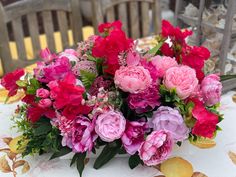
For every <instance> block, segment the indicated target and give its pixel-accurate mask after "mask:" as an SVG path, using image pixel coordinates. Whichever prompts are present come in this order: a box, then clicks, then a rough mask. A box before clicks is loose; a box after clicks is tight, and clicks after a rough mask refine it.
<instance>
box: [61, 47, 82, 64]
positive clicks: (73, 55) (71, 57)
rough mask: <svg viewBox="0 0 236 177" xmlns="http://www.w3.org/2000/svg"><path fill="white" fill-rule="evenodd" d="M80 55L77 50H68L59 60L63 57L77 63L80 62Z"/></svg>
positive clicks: (62, 53)
mask: <svg viewBox="0 0 236 177" xmlns="http://www.w3.org/2000/svg"><path fill="white" fill-rule="evenodd" d="M78 56H79V55H78V53H77V51H76V50H74V49H66V50H65V51H64V52H61V53H60V54H59V58H61V57H66V58H68V59H69V60H70V61H77V60H78Z"/></svg>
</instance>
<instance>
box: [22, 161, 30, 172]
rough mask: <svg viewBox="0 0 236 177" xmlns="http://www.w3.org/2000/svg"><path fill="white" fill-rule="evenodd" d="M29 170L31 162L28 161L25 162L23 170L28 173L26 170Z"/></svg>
mask: <svg viewBox="0 0 236 177" xmlns="http://www.w3.org/2000/svg"><path fill="white" fill-rule="evenodd" d="M29 170H30V166H29V163H28V162H25V164H24V166H23V168H22V170H21V172H22V174H24V173H26V172H27V171H29Z"/></svg>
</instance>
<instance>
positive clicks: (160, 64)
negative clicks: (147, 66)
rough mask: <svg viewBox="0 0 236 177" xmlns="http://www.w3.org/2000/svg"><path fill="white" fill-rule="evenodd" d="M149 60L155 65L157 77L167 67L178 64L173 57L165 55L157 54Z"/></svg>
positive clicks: (162, 73)
mask: <svg viewBox="0 0 236 177" xmlns="http://www.w3.org/2000/svg"><path fill="white" fill-rule="evenodd" d="M151 62H152V64H153V65H154V66H155V67H156V69H157V72H158V76H159V77H163V76H164V75H165V72H166V71H167V70H168V69H169V68H172V67H175V66H178V63H177V61H176V60H175V59H174V58H171V57H166V56H159V55H157V56H155V57H153V58H152V59H151Z"/></svg>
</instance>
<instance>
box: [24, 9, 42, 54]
mask: <svg viewBox="0 0 236 177" xmlns="http://www.w3.org/2000/svg"><path fill="white" fill-rule="evenodd" d="M27 21H28V27H29V33H30V38H31V41H32V46H33V52H34V58H37V57H38V55H39V51H40V49H41V47H40V41H39V26H38V20H37V14H36V13H30V14H28V15H27Z"/></svg>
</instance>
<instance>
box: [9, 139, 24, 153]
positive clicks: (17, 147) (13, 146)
mask: <svg viewBox="0 0 236 177" xmlns="http://www.w3.org/2000/svg"><path fill="white" fill-rule="evenodd" d="M19 143H20V144H19ZM27 143H28V140H27V139H25V138H24V136H22V135H21V136H18V137H15V138H13V139H12V140H11V142H10V144H9V148H10V150H11V152H14V153H16V154H20V153H22V152H24V150H25V148H26V146H27Z"/></svg>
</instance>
